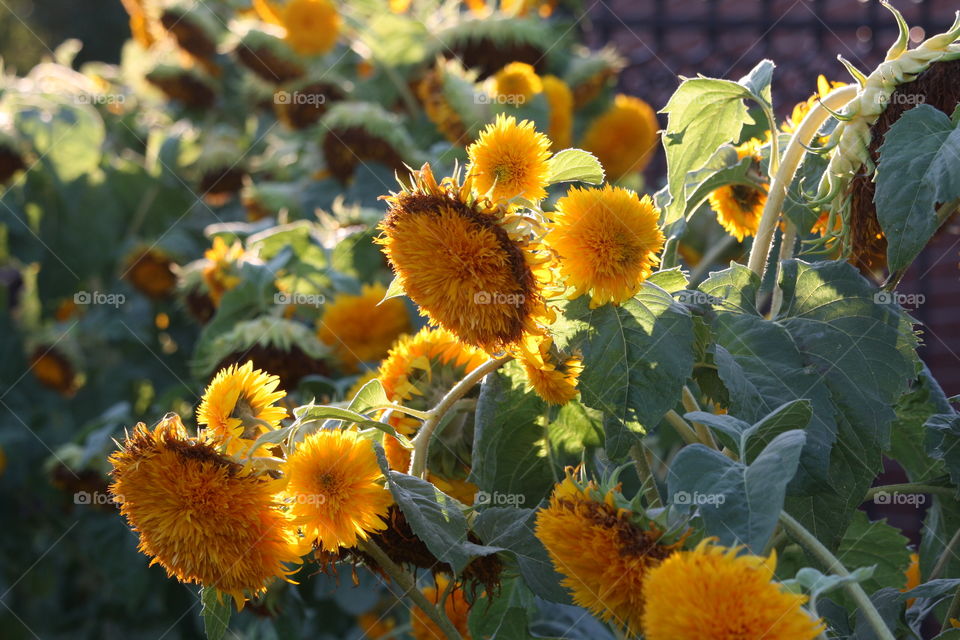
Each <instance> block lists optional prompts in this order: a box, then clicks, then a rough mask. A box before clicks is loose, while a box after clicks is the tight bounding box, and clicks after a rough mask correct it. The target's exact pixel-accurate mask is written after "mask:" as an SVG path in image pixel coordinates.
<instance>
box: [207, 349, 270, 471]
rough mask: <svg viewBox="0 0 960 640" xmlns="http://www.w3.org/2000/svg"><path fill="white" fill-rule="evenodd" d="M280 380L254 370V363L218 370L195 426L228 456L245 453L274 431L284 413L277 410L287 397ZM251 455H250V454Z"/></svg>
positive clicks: (248, 362)
mask: <svg viewBox="0 0 960 640" xmlns="http://www.w3.org/2000/svg"><path fill="white" fill-rule="evenodd" d="M279 384H280V378H278V377H277V376H272V375H269V374H267V373H265V372H263V371H260V370H259V369H254V368H253V362H252V361H247V363H246V364H244V365H242V366H238V365H235V364H234V365H230V366H229V367H227V368H226V369H222V370H220V372H219V373H217V375H216V376H215V377H214V378H213V381H212V382H211V383H210V384H209V385H208V386H207V388H206V390H205V391H204V392H203V398H202V400H201V401H200V406H199V408H197V424H198V425H200V426H205V427H206V430H205V431H204V436H205V437H206V438H207V439H208V440H209V441H210V442H212V443H214V444H216V445H225V446H226V450H227V453H229V454H231V455H233V454H237V453H242V452H244V450H245V449H247V448H248V447H250V446H251V445H252V444H253V443H254V441H255V440H256V439H257V438H258V437H259V436H260V435H261V434H263V433H265V432H266V431H269V430H272V429H276V428H277V427H278V426H279V425H280V421H281V420H283V419H284V418H286V417H287V410H286V409H284V408H283V407H278V406H276V403H277V402H279V401H280V400H282V399H283V398H284V397H285V396H286V395H287V394H286V392H285V391H283V390H279V391H278V390H277V386H278V385H279ZM251 453H253V452H251Z"/></svg>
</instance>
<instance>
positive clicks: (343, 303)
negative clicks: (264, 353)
mask: <svg viewBox="0 0 960 640" xmlns="http://www.w3.org/2000/svg"><path fill="white" fill-rule="evenodd" d="M386 293H387V289H386V288H385V287H384V286H383V285H381V284H372V285H370V284H368V285H363V288H362V289H361V291H360V295H356V296H353V295H346V294H344V295H340V296H337V298H336V299H335V300H334V301H333V303H332V304H330V305H328V306H327V308H326V310H325V311H324V312H323V317H322V318H321V319H320V322H319V329H318V334H317V335H318V337H319V338H320V341H321V342H323V343H325V344H328V345H330V346H331V347H332V348H333V350H334V353H335V354H336V355H337V357H338V358H339V360H340V362H341V363H343V365H344V367H345V368H346V369H347V370H348V371H356V369H357V366H358V365H359V364H360V363H361V362H370V361H372V360H379V359H380V358H382V357H384V356H385V355H386V354H387V351H388V350H389V349H390V345H392V344H393V341H394V340H396V339H397V338H398V337H400V336H401V335H402V334H404V333H407V332H408V331H410V329H411V326H410V315H409V314H408V313H407V307H406V305H405V304H404V303H403V300H402V299H400V298H390V299H389V300H384V301H383V304H380V301H381V300H383V296H384V295H386ZM378 305H379V306H378Z"/></svg>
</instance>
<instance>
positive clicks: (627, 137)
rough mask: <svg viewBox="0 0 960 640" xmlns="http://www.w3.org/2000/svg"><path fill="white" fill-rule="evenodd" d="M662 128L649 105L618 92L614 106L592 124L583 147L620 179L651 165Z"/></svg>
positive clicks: (582, 144)
mask: <svg viewBox="0 0 960 640" xmlns="http://www.w3.org/2000/svg"><path fill="white" fill-rule="evenodd" d="M659 128H660V125H659V123H658V122H657V116H656V114H655V113H654V112H653V108H652V107H650V105H649V104H647V103H646V102H644V101H643V100H641V99H640V98H634V97H632V96H625V95H623V94H619V95H617V97H616V98H615V99H614V101H613V105H612V106H611V107H610V108H609V109H607V110H606V111H605V112H603V113H602V114H601V115H600V117H598V118H597V119H596V120H594V121H593V122H592V123H591V124H590V127H589V128H588V129H587V132H586V133H585V134H584V135H583V140H581V141H580V146H581V147H583V148H584V149H586V150H587V151H589V152H590V153H592V154H594V155H595V156H597V158H599V160H600V164H602V165H603V168H604V169H606V172H607V177H608V179H610V180H619V179H621V178H623V177H625V176H627V175H629V174H631V173H637V172H640V171H643V170H644V169H645V168H646V167H647V165H648V164H650V159H651V158H653V152H654V151H655V150H656V148H657V140H658V139H659V133H658V130H659Z"/></svg>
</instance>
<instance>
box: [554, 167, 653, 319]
mask: <svg viewBox="0 0 960 640" xmlns="http://www.w3.org/2000/svg"><path fill="white" fill-rule="evenodd" d="M659 217H660V212H659V210H658V209H657V208H656V206H655V205H654V204H653V200H652V199H651V198H650V196H648V195H645V196H643V198H642V199H641V198H639V197H637V194H636V193H634V192H633V191H630V190H628V189H623V188H620V187H612V186H610V185H609V184H608V185H606V186H604V188H603V189H596V188H589V189H582V188H579V187H574V188H572V189H570V190H569V191H568V192H567V195H566V196H564V197H563V198H560V199H559V200H558V201H557V204H556V211H555V212H554V214H553V224H552V225H551V228H550V231H549V232H548V233H547V237H546V242H547V245H548V246H549V247H551V248H552V249H553V250H554V251H555V252H556V253H557V255H558V256H559V261H560V273H561V275H562V276H563V277H564V278H565V279H566V282H567V285H568V286H570V287H573V289H574V291H573V293H572V294H571V297H574V298H575V297H577V296H580V295H583V294H584V293H587V292H589V293H590V294H591V300H590V307H591V308H596V307H598V306H600V305H602V304H605V303H607V302H613V303H614V304H620V303H621V302H623V301H624V300H628V299H629V298H631V297H633V296H634V295H635V294H636V293H637V291H639V290H640V285H641V283H642V282H643V281H644V280H646V279H647V278H648V277H650V274H651V273H652V272H653V268H654V267H655V266H656V265H657V264H659V262H660V258H659V257H657V253H659V252H660V250H661V249H663V243H664V237H663V233H662V232H661V231H660V227H659V226H658V220H659Z"/></svg>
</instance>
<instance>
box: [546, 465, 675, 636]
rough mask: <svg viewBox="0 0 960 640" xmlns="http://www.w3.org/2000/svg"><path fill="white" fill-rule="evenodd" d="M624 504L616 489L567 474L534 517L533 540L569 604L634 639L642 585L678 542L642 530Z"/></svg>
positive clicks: (641, 608)
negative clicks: (543, 550)
mask: <svg viewBox="0 0 960 640" xmlns="http://www.w3.org/2000/svg"><path fill="white" fill-rule="evenodd" d="M622 501H623V497H622V496H621V495H620V494H619V491H618V490H617V489H610V490H608V491H607V492H606V493H604V492H602V491H601V490H600V488H599V487H598V486H597V484H596V483H594V482H590V483H587V484H586V485H581V484H580V483H578V482H577V481H576V480H575V479H574V477H573V474H572V470H571V469H568V470H567V477H566V478H565V479H564V480H563V481H562V482H561V483H559V484H558V485H557V486H556V488H555V489H554V491H553V495H551V497H550V505H549V506H548V507H546V508H543V509H540V511H539V512H538V513H537V524H536V535H537V537H538V538H539V539H540V541H541V542H542V543H543V545H544V546H545V547H546V549H547V552H548V553H549V555H550V559H551V561H552V562H553V566H554V568H555V569H556V570H557V572H559V573H560V574H562V575H563V576H564V578H563V581H562V584H563V586H564V587H566V588H567V589H569V590H570V592H571V594H572V595H573V601H574V602H575V603H576V604H577V605H579V606H581V607H584V608H586V609H588V610H589V611H590V612H591V613H593V614H594V615H595V616H597V617H598V618H600V619H601V620H604V621H612V622H614V623H615V624H616V625H617V626H619V627H621V628H623V629H626V630H628V631H629V632H630V633H632V634H635V633H637V632H639V630H640V620H641V617H642V616H643V611H644V598H643V595H642V587H643V583H644V580H645V579H646V577H647V576H648V575H649V574H650V572H651V570H653V569H654V568H655V567H656V566H657V565H659V564H660V563H661V562H663V561H664V559H665V558H667V557H668V556H669V555H670V554H671V553H673V552H674V551H675V550H676V549H677V548H678V547H679V546H680V544H681V542H679V541H677V542H672V543H669V542H667V541H666V539H665V538H664V532H663V531H662V530H661V529H660V528H659V527H657V526H656V525H655V524H653V523H649V524H648V525H646V526H644V525H641V524H640V518H639V517H637V516H636V515H635V514H633V513H632V512H631V511H630V510H629V509H626V508H623V507H622V506H620V504H621V502H622ZM668 595H669V594H668Z"/></svg>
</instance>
